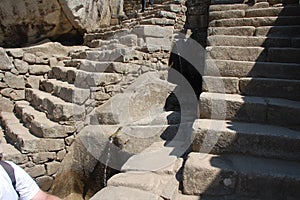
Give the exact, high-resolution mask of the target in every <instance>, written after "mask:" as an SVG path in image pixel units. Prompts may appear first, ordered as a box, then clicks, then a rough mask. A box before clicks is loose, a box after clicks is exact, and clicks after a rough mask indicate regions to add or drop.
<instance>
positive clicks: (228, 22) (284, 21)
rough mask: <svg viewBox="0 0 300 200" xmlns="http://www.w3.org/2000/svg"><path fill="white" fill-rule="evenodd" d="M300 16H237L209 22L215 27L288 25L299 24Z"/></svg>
mask: <svg viewBox="0 0 300 200" xmlns="http://www.w3.org/2000/svg"><path fill="white" fill-rule="evenodd" d="M299 20H300V17H298V16H295V17H294V16H292V17H289V16H287V17H285V16H283V17H281V16H280V17H252V18H235V19H220V20H214V21H212V22H210V23H209V26H213V27H232V26H255V27H261V26H287V25H299Z"/></svg>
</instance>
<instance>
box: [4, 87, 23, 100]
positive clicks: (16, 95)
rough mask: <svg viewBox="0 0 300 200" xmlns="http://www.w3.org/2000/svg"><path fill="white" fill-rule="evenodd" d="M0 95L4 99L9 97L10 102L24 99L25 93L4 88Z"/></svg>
mask: <svg viewBox="0 0 300 200" xmlns="http://www.w3.org/2000/svg"><path fill="white" fill-rule="evenodd" d="M1 94H2V95H3V96H5V97H9V98H10V99H12V100H15V101H18V100H23V99H25V91H24V90H15V89H12V88H5V89H3V90H1Z"/></svg>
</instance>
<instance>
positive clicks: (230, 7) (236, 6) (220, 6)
mask: <svg viewBox="0 0 300 200" xmlns="http://www.w3.org/2000/svg"><path fill="white" fill-rule="evenodd" d="M269 6H270V5H269V3H268V2H258V3H256V4H254V5H253V6H249V5H248V4H245V3H242V4H239V3H236V4H232V3H230V4H216V5H213V4H212V5H210V7H209V11H210V12H214V11H227V10H247V9H256V8H269Z"/></svg>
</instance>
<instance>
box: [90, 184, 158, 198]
mask: <svg viewBox="0 0 300 200" xmlns="http://www.w3.org/2000/svg"><path fill="white" fill-rule="evenodd" d="M111 199H114V200H141V199H147V200H163V198H161V197H160V196H159V195H156V194H153V193H151V192H146V191H142V190H138V189H135V188H128V187H112V186H110V187H106V188H104V189H102V190H100V191H99V192H98V193H96V194H95V195H94V196H93V197H92V198H91V200H111Z"/></svg>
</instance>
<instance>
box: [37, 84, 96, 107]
mask: <svg viewBox="0 0 300 200" xmlns="http://www.w3.org/2000/svg"><path fill="white" fill-rule="evenodd" d="M40 89H42V90H43V91H45V92H48V93H51V94H53V95H55V96H57V97H59V98H61V99H62V100H64V101H66V102H71V103H75V104H79V105H82V104H84V103H85V102H86V101H87V100H88V99H89V98H90V89H83V88H77V87H75V86H74V85H72V84H69V83H67V82H62V81H59V80H56V79H47V80H43V81H42V82H41V83H40Z"/></svg>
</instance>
